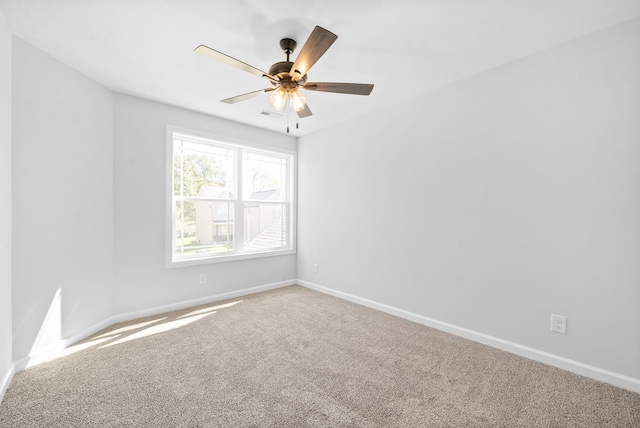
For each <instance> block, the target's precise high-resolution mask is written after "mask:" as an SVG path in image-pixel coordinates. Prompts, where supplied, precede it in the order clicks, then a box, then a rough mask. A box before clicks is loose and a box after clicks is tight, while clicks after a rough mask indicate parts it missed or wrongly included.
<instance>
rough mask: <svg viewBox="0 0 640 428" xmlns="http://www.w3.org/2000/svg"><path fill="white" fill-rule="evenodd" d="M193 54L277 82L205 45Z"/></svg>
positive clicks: (268, 75) (271, 77)
mask: <svg viewBox="0 0 640 428" xmlns="http://www.w3.org/2000/svg"><path fill="white" fill-rule="evenodd" d="M195 52H196V53H199V54H200V55H204V56H206V57H209V58H213V59H215V60H218V61H220V62H224V63H225V64H228V65H230V66H232V67H236V68H239V69H240V70H244V71H246V72H247V73H251V74H254V75H256V76H258V77H266V78H267V79H269V80H272V81H274V82H278V81H279V80H278V79H276V78H275V77H273V76H272V75H270V74H269V73H265V72H264V71H262V70H260V69H258V68H255V67H254V66H252V65H249V64H247V63H246V62H242V61H240V60H238V59H235V58H233V57H230V56H229V55H226V54H223V53H222V52H218V51H217V50H215V49H211V48H210V47H208V46H205V45H200V46H198V47H197V48H195Z"/></svg>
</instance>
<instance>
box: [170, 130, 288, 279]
mask: <svg viewBox="0 0 640 428" xmlns="http://www.w3.org/2000/svg"><path fill="white" fill-rule="evenodd" d="M167 146H168V148H167V171H168V174H167V192H168V193H169V195H168V196H169V197H168V198H167V201H168V202H169V206H168V208H167V213H168V214H167V230H168V235H167V240H166V241H167V263H166V264H167V266H168V267H175V266H181V265H190V264H200V263H210V262H215V261H228V260H234V259H246V258H253V257H264V256H272V255H281V254H292V253H294V252H295V247H294V243H295V236H294V235H295V228H294V226H295V204H294V195H295V188H294V183H295V180H294V177H295V155H294V153H292V152H288V151H284V150H278V151H276V150H274V149H266V148H265V149H263V148H258V147H257V146H250V145H244V144H237V143H233V142H230V141H228V140H226V139H215V138H211V137H206V136H202V135H192V133H187V132H182V131H179V130H177V129H174V128H168V132H167Z"/></svg>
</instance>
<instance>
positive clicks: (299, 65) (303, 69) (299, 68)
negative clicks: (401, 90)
mask: <svg viewBox="0 0 640 428" xmlns="http://www.w3.org/2000/svg"><path fill="white" fill-rule="evenodd" d="M337 38H338V36H336V35H335V34H333V33H332V32H331V31H329V30H326V29H324V28H322V27H320V26H316V27H315V28H314V29H313V31H312V32H311V34H310V35H309V38H308V39H307V41H306V42H305V43H304V45H303V46H302V49H301V50H300V53H299V54H298V57H297V58H296V60H295V62H291V61H289V55H291V54H292V53H293V51H294V50H295V49H296V47H297V43H296V41H295V40H293V39H288V38H285V39H282V40H280V48H281V49H282V51H283V52H284V53H285V54H286V55H287V60H286V61H280V62H276V63H275V64H273V65H272V66H271V67H270V68H269V72H268V73H265V72H264V71H262V70H260V69H258V68H256V67H253V66H252V65H249V64H247V63H244V62H242V61H240V60H237V59H235V58H232V57H230V56H229V55H226V54H223V53H222V52H218V51H216V50H214V49H211V48H210V47H208V46H205V45H200V46H198V47H197V48H196V49H195V51H196V52H197V53H199V54H201V55H204V56H207V57H209V58H213V59H215V60H218V61H221V62H224V63H225V64H228V65H231V66H233V67H236V68H239V69H240V70H244V71H246V72H248V73H251V74H254V75H256V76H258V77H264V78H266V79H268V80H269V81H270V82H271V84H272V85H273V88H267V89H260V90H258V91H253V92H248V93H246V94H242V95H237V96H235V97H231V98H226V99H224V100H221V101H222V102H223V103H227V104H234V103H237V102H240V101H245V100H248V99H251V98H254V97H257V96H260V95H262V94H265V93H267V92H271V93H272V94H271V96H270V97H269V101H270V102H271V105H272V106H273V107H274V108H276V109H277V110H279V111H284V110H285V108H286V107H287V104H288V105H289V107H290V108H291V109H293V110H295V112H296V114H297V115H298V117H300V118H304V117H308V116H311V110H310V109H309V106H308V105H307V101H306V98H305V97H304V96H303V95H302V93H301V92H300V91H299V89H305V90H307V91H319V92H334V93H339V94H353V95H369V94H370V93H371V91H372V90H373V85H371V84H365V83H337V82H308V81H307V77H308V76H307V73H308V71H309V69H310V68H311V67H313V65H314V64H315V63H316V62H317V61H318V60H319V59H320V57H321V56H322V55H324V53H325V52H326V51H327V50H328V49H329V47H331V45H332V44H333V42H335V41H336V39H337ZM287 101H288V103H287ZM296 127H297V124H296ZM287 132H289V127H288V126H287Z"/></svg>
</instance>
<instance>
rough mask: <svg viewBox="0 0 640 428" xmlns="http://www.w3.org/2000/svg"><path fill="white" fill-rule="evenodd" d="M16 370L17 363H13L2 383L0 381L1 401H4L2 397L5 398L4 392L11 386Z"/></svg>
mask: <svg viewBox="0 0 640 428" xmlns="http://www.w3.org/2000/svg"><path fill="white" fill-rule="evenodd" d="M15 372H16V366H15V364H11V366H10V367H9V370H7V372H6V373H5V375H4V376H3V377H2V383H0V403H2V399H3V398H4V393H5V392H7V388H9V384H10V383H11V379H13V375H14V374H15Z"/></svg>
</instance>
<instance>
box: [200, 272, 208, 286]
mask: <svg viewBox="0 0 640 428" xmlns="http://www.w3.org/2000/svg"><path fill="white" fill-rule="evenodd" d="M206 283H207V274H206V273H201V274H200V284H206Z"/></svg>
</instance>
